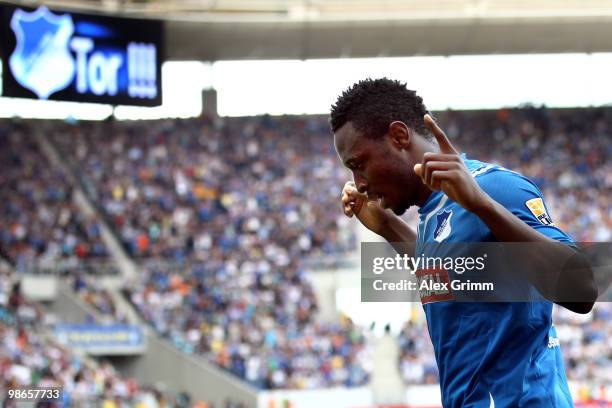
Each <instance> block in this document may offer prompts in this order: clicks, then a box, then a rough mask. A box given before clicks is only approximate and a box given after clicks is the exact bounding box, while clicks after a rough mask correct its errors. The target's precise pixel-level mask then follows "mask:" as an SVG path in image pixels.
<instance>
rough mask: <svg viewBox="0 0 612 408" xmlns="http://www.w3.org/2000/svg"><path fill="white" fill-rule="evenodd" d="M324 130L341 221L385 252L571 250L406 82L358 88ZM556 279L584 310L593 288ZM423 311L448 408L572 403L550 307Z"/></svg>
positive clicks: (514, 182)
mask: <svg viewBox="0 0 612 408" xmlns="http://www.w3.org/2000/svg"><path fill="white" fill-rule="evenodd" d="M330 122H331V128H332V131H333V133H334V143H335V147H336V151H337V153H338V155H339V157H340V159H341V160H342V162H343V163H344V165H345V166H346V167H347V168H349V169H350V170H351V172H352V173H353V181H350V182H347V183H346V184H345V186H344V188H343V191H342V204H343V208H344V213H345V214H346V215H347V216H349V217H352V216H353V215H355V216H356V217H357V218H358V219H359V220H360V221H361V223H362V224H364V225H365V226H366V227H367V228H369V229H370V230H372V231H373V232H375V233H377V234H379V235H380V236H382V237H383V238H385V239H386V240H387V241H388V242H390V243H401V242H406V243H410V242H412V243H415V245H416V248H417V252H418V253H419V254H421V251H422V250H423V251H425V253H424V255H425V256H435V255H436V254H435V253H431V252H432V251H434V252H435V249H433V250H432V249H431V248H435V246H431V245H430V246H428V247H427V248H430V249H425V246H424V245H423V244H425V243H432V242H434V241H435V242H442V241H445V242H491V241H499V242H530V243H546V242H552V243H554V242H564V243H568V244H569V243H571V242H572V241H571V238H570V237H569V236H568V235H567V234H565V233H564V232H563V231H561V230H560V229H559V228H557V227H556V226H555V225H554V224H553V222H552V220H551V218H550V216H549V213H548V211H547V208H546V204H545V203H544V201H543V197H542V194H541V193H540V191H539V190H538V188H537V187H536V186H535V185H534V184H533V183H532V182H531V181H530V180H529V179H527V178H526V177H523V176H522V175H520V174H518V173H516V172H513V171H509V170H507V169H504V168H502V167H500V166H497V165H492V164H488V163H483V162H480V161H478V160H472V159H468V158H467V157H466V156H465V155H462V154H459V153H458V151H457V149H456V148H455V147H454V146H453V145H452V144H451V142H450V141H449V140H448V138H447V137H446V135H445V134H444V132H443V131H442V130H441V129H440V128H439V127H438V125H437V124H436V123H435V122H434V120H433V119H432V117H431V116H430V115H429V114H428V111H427V109H426V107H425V105H424V104H423V100H422V98H420V97H419V96H417V94H416V92H414V91H411V90H408V89H407V88H406V85H405V84H402V83H400V82H398V81H393V80H390V79H386V78H383V79H376V80H371V79H367V80H363V81H360V82H358V83H356V84H354V85H353V86H352V87H350V88H349V89H347V90H346V91H345V92H343V93H342V95H341V96H339V97H338V100H337V102H336V104H335V105H333V106H332V109H331V120H330ZM411 206H417V207H419V215H420V217H419V225H418V228H417V231H416V232H415V231H414V230H413V229H412V228H411V227H410V226H408V225H407V224H406V223H405V222H404V221H403V220H402V219H401V218H400V217H399V215H401V214H403V213H404V212H405V211H406V209H408V208H409V207H411ZM558 246H560V247H562V248H563V250H567V251H570V252H571V251H573V249H572V247H571V246H570V245H558ZM395 248H396V249H397V246H395ZM428 251H429V252H428ZM410 255H414V254H410ZM563 279H565V280H566V281H564V282H563V283H564V284H565V285H568V286H569V287H572V288H573V290H575V291H576V292H577V293H579V294H580V296H582V297H581V299H588V301H585V302H582V303H563V305H564V306H565V307H567V308H569V309H571V310H574V311H576V312H579V313H588V312H589V311H590V310H591V308H592V306H593V302H592V301H591V300H593V301H594V300H595V297H596V291H594V287H593V284H592V282H591V281H589V280H585V279H583V278H582V277H581V276H574V277H572V276H567V275H565V276H564V277H563ZM423 308H424V310H425V314H426V317H427V325H428V329H429V334H430V336H431V340H432V342H433V346H434V350H435V356H436V361H437V364H438V368H439V372H440V387H441V392H442V403H443V405H444V407H450V408H455V407H489V406H490V405H491V404H492V403H493V404H494V405H495V406H496V407H498V408H499V407H571V406H573V404H572V399H571V396H570V393H569V390H568V386H567V380H566V377H565V372H564V368H563V361H562V358H561V354H560V350H559V346H558V340H557V335H556V333H555V329H554V327H553V326H552V317H551V315H552V302H549V301H542V302H514V303H502V302H500V303H481V302H455V301H452V300H449V301H442V302H432V303H426V304H424V305H423Z"/></svg>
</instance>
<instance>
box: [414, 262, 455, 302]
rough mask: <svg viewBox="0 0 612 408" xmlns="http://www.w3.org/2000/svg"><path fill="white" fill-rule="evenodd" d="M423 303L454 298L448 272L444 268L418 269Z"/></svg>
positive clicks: (418, 282) (417, 275) (418, 280)
mask: <svg viewBox="0 0 612 408" xmlns="http://www.w3.org/2000/svg"><path fill="white" fill-rule="evenodd" d="M415 276H416V278H417V284H418V285H419V286H418V288H419V295H420V297H421V303H422V304H424V305H425V304H427V303H433V302H443V301H446V300H453V299H454V298H455V297H454V296H453V292H452V290H451V287H450V279H449V278H448V272H446V271H445V270H444V269H417V270H416V272H415Z"/></svg>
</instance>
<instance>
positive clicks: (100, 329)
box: [55, 324, 146, 355]
mask: <svg viewBox="0 0 612 408" xmlns="http://www.w3.org/2000/svg"><path fill="white" fill-rule="evenodd" d="M55 336H56V338H57V340H58V341H59V342H60V343H61V344H63V345H65V346H66V347H69V348H74V349H79V350H82V351H84V352H85V353H88V354H92V355H130V354H142V353H144V352H145V350H146V340H145V335H144V331H143V329H142V327H140V326H138V325H127V324H112V325H102V324H58V325H57V326H56V327H55Z"/></svg>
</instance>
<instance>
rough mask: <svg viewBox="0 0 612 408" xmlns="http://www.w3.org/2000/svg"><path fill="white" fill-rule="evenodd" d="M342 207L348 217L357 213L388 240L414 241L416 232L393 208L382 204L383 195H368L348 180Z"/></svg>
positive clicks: (358, 216) (372, 228) (368, 225)
mask: <svg viewBox="0 0 612 408" xmlns="http://www.w3.org/2000/svg"><path fill="white" fill-rule="evenodd" d="M342 208H343V210H344V214H345V215H346V216H347V217H352V216H353V215H355V216H356V217H357V219H358V220H359V221H360V222H361V223H362V224H363V225H364V226H365V227H366V228H368V229H369V230H370V231H372V232H374V233H376V234H378V235H380V236H382V237H383V238H385V239H386V240H387V241H388V242H414V241H416V233H415V232H414V231H413V230H412V228H410V227H409V226H408V224H406V223H405V222H404V220H402V219H401V218H400V217H398V216H397V215H395V214H393V212H392V211H391V210H387V209H384V208H383V207H382V206H381V197H378V196H372V197H368V196H367V194H364V193H360V192H359V191H357V187H356V186H355V183H354V182H353V181H347V182H346V183H345V184H344V188H343V189H342Z"/></svg>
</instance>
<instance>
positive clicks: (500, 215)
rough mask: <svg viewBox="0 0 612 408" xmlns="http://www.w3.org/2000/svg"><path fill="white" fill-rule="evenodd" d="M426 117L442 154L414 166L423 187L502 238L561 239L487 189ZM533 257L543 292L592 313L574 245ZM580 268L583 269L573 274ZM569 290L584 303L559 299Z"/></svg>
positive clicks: (590, 287) (588, 276) (589, 286)
mask: <svg viewBox="0 0 612 408" xmlns="http://www.w3.org/2000/svg"><path fill="white" fill-rule="evenodd" d="M424 120H425V124H426V125H427V126H428V127H429V129H430V131H431V132H432V134H433V135H434V137H435V138H436V140H437V142H438V145H439V146H440V152H439V153H425V154H424V155H423V161H422V163H420V164H417V165H415V166H414V171H415V173H416V174H417V175H418V176H420V177H421V179H422V181H423V183H424V184H425V185H427V186H428V187H429V188H430V189H432V190H434V191H440V190H441V191H443V192H444V193H445V194H446V195H447V196H448V197H449V198H450V199H451V200H453V201H455V202H457V203H458V204H460V205H461V206H462V207H463V208H465V209H466V210H468V211H470V212H472V213H474V214H476V215H477V216H478V217H479V218H480V219H481V220H482V221H483V222H484V223H485V224H486V225H487V227H488V228H489V230H490V231H491V233H492V234H493V236H495V238H496V239H497V240H498V241H500V242H534V243H550V244H553V243H556V242H557V241H555V240H553V239H551V238H549V237H547V236H546V235H544V234H542V233H540V232H538V231H537V230H536V229H534V228H532V227H531V226H529V225H527V224H526V223H525V222H523V221H522V220H521V219H519V218H518V217H517V216H515V215H514V214H513V213H512V212H510V211H509V210H508V209H507V208H505V207H504V206H503V205H501V204H500V203H499V202H497V201H496V200H494V199H493V198H492V197H491V196H490V195H488V194H487V193H486V192H485V191H483V190H482V188H481V187H480V186H479V185H478V183H477V182H476V180H475V178H474V177H473V176H472V174H471V173H470V172H469V170H468V169H467V167H466V166H465V164H464V163H463V160H462V159H461V156H460V155H459V153H458V150H457V149H456V148H455V147H454V146H453V145H452V144H451V142H450V141H449V140H448V138H447V137H446V135H445V134H444V132H443V131H442V129H440V127H439V126H438V125H437V124H436V123H435V122H434V121H433V119H432V118H431V117H430V116H429V115H425V117H424ZM531 256H532V257H533V259H532V260H531V261H533V262H534V263H535V264H537V265H542V268H540V271H541V272H542V274H546V276H542V275H540V276H532V277H529V278H530V281H531V282H532V283H533V284H534V285H535V286H536V287H537V288H538V289H539V290H540V293H541V294H542V295H543V296H545V297H547V298H549V299H551V300H553V301H556V302H557V303H559V304H560V305H562V306H564V307H566V308H568V309H570V310H572V311H575V312H578V313H588V312H589V311H590V310H591V308H592V307H593V303H594V301H595V300H596V298H597V290H596V288H595V284H594V282H593V276H592V273H589V271H590V270H589V266H588V264H586V263H584V262H581V263H580V265H575V263H576V262H577V261H580V259H581V258H580V257H578V258H577V257H576V251H575V250H574V249H573V248H572V247H570V246H568V245H550V250H548V251H544V253H542V252H541V251H540V252H535V251H534V253H533V254H531ZM564 260H565V261H564ZM566 261H567V262H570V261H571V263H574V264H573V265H572V268H571V270H570V269H567V270H565V269H564V268H563V266H564V265H565V264H566V263H567V262H566ZM583 261H585V260H583ZM551 265H559V268H551V267H550V266H551ZM576 270H580V271H582V272H584V273H574V272H575V271H576ZM568 288H571V293H572V294H573V296H574V297H575V298H576V299H581V300H582V299H584V301H581V302H564V301H558V299H560V298H563V296H565V295H566V294H567V293H568V292H567V289H568Z"/></svg>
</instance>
